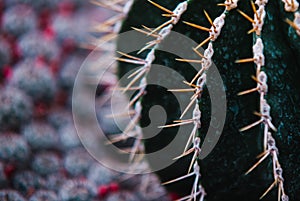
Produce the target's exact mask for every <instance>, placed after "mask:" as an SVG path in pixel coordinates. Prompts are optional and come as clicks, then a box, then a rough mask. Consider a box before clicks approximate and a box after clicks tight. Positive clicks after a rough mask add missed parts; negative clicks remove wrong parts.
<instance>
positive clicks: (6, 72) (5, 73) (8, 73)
mask: <svg viewBox="0 0 300 201" xmlns="http://www.w3.org/2000/svg"><path fill="white" fill-rule="evenodd" d="M2 72H3V76H4V78H5V79H6V80H9V79H10V78H11V76H12V73H13V72H12V69H11V67H10V66H5V67H4V68H3V70H2Z"/></svg>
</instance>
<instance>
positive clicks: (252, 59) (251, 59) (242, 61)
mask: <svg viewBox="0 0 300 201" xmlns="http://www.w3.org/2000/svg"><path fill="white" fill-rule="evenodd" d="M254 61H256V59H255V58H248V59H239V60H236V61H235V63H238V64H239V63H247V62H254Z"/></svg>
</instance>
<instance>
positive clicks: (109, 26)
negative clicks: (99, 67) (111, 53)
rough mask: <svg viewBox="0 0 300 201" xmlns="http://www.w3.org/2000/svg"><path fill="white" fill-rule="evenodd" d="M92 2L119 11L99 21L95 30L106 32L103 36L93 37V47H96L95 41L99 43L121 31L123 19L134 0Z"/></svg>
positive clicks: (97, 0)
mask: <svg viewBox="0 0 300 201" xmlns="http://www.w3.org/2000/svg"><path fill="white" fill-rule="evenodd" d="M91 2H92V3H93V4H95V5H97V6H100V7H102V8H106V9H109V10H111V11H114V12H116V13H117V14H116V15H114V16H112V17H111V18H109V19H107V20H105V21H104V22H102V23H98V24H97V25H96V26H95V27H94V28H93V30H94V31H96V32H99V33H102V34H104V35H103V36H102V37H101V38H99V39H93V40H92V41H91V42H92V44H91V45H92V49H94V46H93V45H94V43H95V44H96V45H98V44H99V42H103V41H106V40H108V39H110V38H113V37H115V36H116V35H117V34H118V33H119V32H120V30H121V26H122V21H123V20H124V19H125V18H126V17H127V15H128V13H129V11H130V9H131V7H132V4H133V2H134V0H92V1H91ZM102 48H104V49H107V50H109V49H110V48H109V47H102Z"/></svg>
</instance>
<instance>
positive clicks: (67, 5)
mask: <svg viewBox="0 0 300 201" xmlns="http://www.w3.org/2000/svg"><path fill="white" fill-rule="evenodd" d="M58 9H59V11H58V12H59V14H62V15H70V14H71V13H73V12H74V4H73V3H72V2H70V1H62V2H61V3H59V5H58Z"/></svg>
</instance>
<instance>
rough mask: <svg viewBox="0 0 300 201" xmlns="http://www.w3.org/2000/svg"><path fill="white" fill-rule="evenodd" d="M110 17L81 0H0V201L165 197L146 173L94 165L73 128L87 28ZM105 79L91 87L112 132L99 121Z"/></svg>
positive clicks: (110, 80) (149, 200)
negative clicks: (75, 93) (75, 87)
mask: <svg viewBox="0 0 300 201" xmlns="http://www.w3.org/2000/svg"><path fill="white" fill-rule="evenodd" d="M113 15H114V13H113V11H110V10H107V9H103V8H100V7H98V6H96V5H93V4H91V3H90V2H89V1H85V0H0V201H24V200H29V201H46V200H47V201H89V200H93V201H94V200H107V201H121V200H124V201H139V200H141V201H144V200H145V201H155V200H157V201H158V200H160V201H161V200H170V199H171V198H170V197H171V196H170V195H167V194H166V192H165V190H164V189H163V188H162V187H161V186H160V183H159V181H158V179H157V178H156V177H155V176H154V175H153V174H146V175H128V174H124V173H119V172H116V171H113V170H110V169H108V168H105V167H104V166H102V165H101V164H100V163H98V162H97V161H96V160H94V159H93V158H92V157H91V156H90V155H89V154H88V152H87V151H86V150H85V148H84V147H83V146H82V144H81V142H80V140H79V138H78V135H77V133H76V129H75V127H74V123H73V117H72V108H71V106H72V89H73V84H74V81H75V78H76V75H77V73H78V70H79V68H80V67H81V65H82V62H83V61H84V59H85V58H86V57H87V55H88V54H89V53H90V51H91V50H92V49H93V46H92V45H90V41H91V40H93V39H95V38H99V37H102V36H103V35H102V34H101V33H97V32H93V27H94V26H95V25H96V24H97V23H100V22H103V21H105V20H106V19H108V18H109V17H111V16H113ZM98 28H99V27H98ZM111 53H112V54H113V52H111ZM100 54H101V52H100ZM111 76H112V77H107V79H104V80H105V81H104V82H103V83H99V85H98V87H97V92H96V112H97V117H98V120H99V123H100V124H101V126H102V128H104V131H105V133H106V134H107V135H109V134H112V133H116V132H118V129H117V128H116V126H115V125H114V124H113V123H111V122H110V121H109V120H107V118H106V115H107V112H109V107H110V105H109V103H107V100H108V99H109V98H107V97H108V94H109V88H110V86H112V85H114V84H115V82H116V78H115V77H113V75H111Z"/></svg>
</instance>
